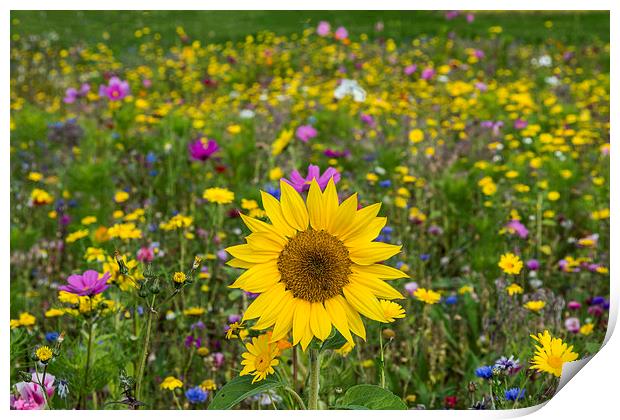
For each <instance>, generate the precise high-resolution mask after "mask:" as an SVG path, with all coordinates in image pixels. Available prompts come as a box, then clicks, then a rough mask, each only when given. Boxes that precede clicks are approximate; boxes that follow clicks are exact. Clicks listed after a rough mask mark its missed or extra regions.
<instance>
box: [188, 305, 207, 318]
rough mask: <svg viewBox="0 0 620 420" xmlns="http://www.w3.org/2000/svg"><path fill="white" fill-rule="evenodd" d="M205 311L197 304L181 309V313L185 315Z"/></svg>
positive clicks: (200, 313)
mask: <svg viewBox="0 0 620 420" xmlns="http://www.w3.org/2000/svg"><path fill="white" fill-rule="evenodd" d="M204 313H205V310H204V309H203V308H199V307H198V306H192V307H191V308H187V309H186V310H184V311H183V315H185V316H200V315H202V314H204Z"/></svg>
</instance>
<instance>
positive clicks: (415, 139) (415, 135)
mask: <svg viewBox="0 0 620 420" xmlns="http://www.w3.org/2000/svg"><path fill="white" fill-rule="evenodd" d="M422 140H424V132H423V131H422V130H420V129H419V128H414V129H413V130H411V131H410V132H409V141H410V142H412V143H414V144H415V143H420V142H421V141H422Z"/></svg>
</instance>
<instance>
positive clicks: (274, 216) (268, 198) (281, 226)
mask: <svg viewBox="0 0 620 420" xmlns="http://www.w3.org/2000/svg"><path fill="white" fill-rule="evenodd" d="M260 196H261V198H262V201H263V207H264V209H265V212H266V213H267V217H269V220H271V223H273V227H274V228H276V230H278V231H279V232H281V233H282V234H283V235H284V236H288V237H291V236H293V235H294V234H295V229H293V227H292V226H291V225H289V224H288V222H287V221H286V219H285V218H284V214H282V208H281V206H280V202H279V201H278V200H277V199H276V198H275V197H274V196H273V195H271V194H269V193H267V192H265V191H261V192H260Z"/></svg>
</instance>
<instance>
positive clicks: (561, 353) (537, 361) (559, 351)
mask: <svg viewBox="0 0 620 420" xmlns="http://www.w3.org/2000/svg"><path fill="white" fill-rule="evenodd" d="M530 337H532V338H533V339H534V340H535V341H536V342H537V343H538V344H536V345H535V348H536V351H535V353H534V357H533V358H532V360H531V361H530V363H531V364H532V366H530V369H535V370H536V371H538V372H546V373H551V374H553V375H554V376H556V377H558V378H559V377H560V375H561V374H562V366H563V365H564V363H566V362H572V361H574V360H577V358H578V357H579V354H577V353H575V352H573V346H570V347H569V346H568V345H567V344H566V343H564V342H563V341H562V339H561V338H554V337H551V334H549V331H547V330H545V332H544V333H538V334H537V335H533V334H532V335H530Z"/></svg>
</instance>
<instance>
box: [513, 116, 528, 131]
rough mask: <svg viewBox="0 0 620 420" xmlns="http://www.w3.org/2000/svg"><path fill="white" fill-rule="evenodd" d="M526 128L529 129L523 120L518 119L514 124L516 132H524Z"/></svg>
mask: <svg viewBox="0 0 620 420" xmlns="http://www.w3.org/2000/svg"><path fill="white" fill-rule="evenodd" d="M526 127H527V121H525V120H522V119H521V118H518V119H516V120H515V122H514V128H515V130H523V129H524V128H526Z"/></svg>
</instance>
